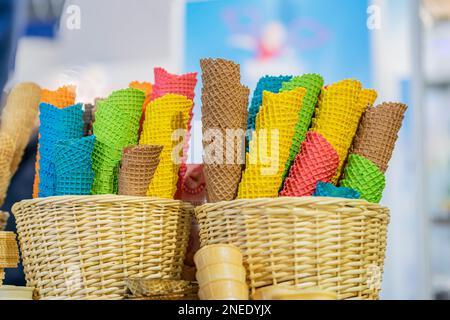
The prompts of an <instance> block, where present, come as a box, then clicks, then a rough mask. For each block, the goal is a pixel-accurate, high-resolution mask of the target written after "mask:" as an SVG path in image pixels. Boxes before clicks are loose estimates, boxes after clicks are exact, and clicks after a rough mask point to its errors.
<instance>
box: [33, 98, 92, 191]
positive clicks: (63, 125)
mask: <svg viewBox="0 0 450 320" xmlns="http://www.w3.org/2000/svg"><path fill="white" fill-rule="evenodd" d="M39 109H40V115H39V119H40V123H41V124H40V128H39V132H40V138H39V145H40V147H39V153H40V155H39V194H38V195H39V197H50V196H54V195H56V172H55V151H56V144H57V142H58V141H60V140H71V139H80V138H82V137H83V135H84V122H83V110H82V105H81V104H76V105H73V106H70V107H66V108H63V109H58V108H57V107H55V106H53V105H49V104H41V105H40V107H39Z"/></svg>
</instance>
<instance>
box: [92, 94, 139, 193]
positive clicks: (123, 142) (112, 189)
mask: <svg viewBox="0 0 450 320" xmlns="http://www.w3.org/2000/svg"><path fill="white" fill-rule="evenodd" d="M144 100H145V93H144V92H143V91H141V90H138V89H134V88H128V89H123V90H119V91H115V92H113V93H112V94H111V95H110V96H109V97H108V98H107V99H104V100H101V101H98V102H97V111H96V114H95V123H94V125H93V128H94V134H95V136H96V137H97V138H96V141H95V146H94V151H93V156H92V159H93V164H92V165H93V169H94V173H95V176H94V181H93V184H92V191H91V192H92V194H115V193H117V191H118V172H119V164H120V160H121V158H122V150H123V149H124V148H126V147H128V146H130V145H136V144H137V142H138V131H139V121H140V120H141V112H142V105H143V103H144Z"/></svg>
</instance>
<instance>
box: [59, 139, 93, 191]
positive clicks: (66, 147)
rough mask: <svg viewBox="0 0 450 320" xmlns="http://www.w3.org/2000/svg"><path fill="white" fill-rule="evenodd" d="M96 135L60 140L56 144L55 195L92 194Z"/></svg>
mask: <svg viewBox="0 0 450 320" xmlns="http://www.w3.org/2000/svg"><path fill="white" fill-rule="evenodd" d="M94 142H95V136H88V137H84V138H80V139H70V140H59V141H58V143H57V144H56V146H55V152H54V166H55V181H56V182H55V195H57V196H64V195H89V194H91V189H92V181H93V179H94V172H93V170H92V151H93V149H94Z"/></svg>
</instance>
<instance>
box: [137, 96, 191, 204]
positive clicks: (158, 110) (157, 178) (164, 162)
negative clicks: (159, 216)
mask: <svg viewBox="0 0 450 320" xmlns="http://www.w3.org/2000/svg"><path fill="white" fill-rule="evenodd" d="M192 104H193V102H192V100H190V99H188V98H187V97H185V96H182V95H177V94H166V95H164V96H163V97H160V98H157V99H155V100H153V101H152V102H151V103H150V105H149V108H147V113H146V116H145V122H144V126H143V130H142V135H141V138H140V144H141V145H143V144H145V145H160V146H163V150H162V152H161V156H160V158H161V160H160V162H159V165H158V167H157V169H156V172H155V174H154V176H153V179H152V180H151V182H150V185H149V188H148V191H147V195H148V196H153V197H160V198H167V199H172V198H173V197H174V195H175V192H176V190H177V182H178V171H179V168H180V164H181V159H182V157H183V146H184V138H185V137H184V136H183V135H182V134H179V135H178V134H177V133H183V134H184V133H185V131H186V130H187V127H188V122H189V119H190V112H191V108H192ZM181 131H183V132H181Z"/></svg>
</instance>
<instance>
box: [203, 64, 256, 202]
mask: <svg viewBox="0 0 450 320" xmlns="http://www.w3.org/2000/svg"><path fill="white" fill-rule="evenodd" d="M200 64H201V68H202V80H203V88H202V104H203V105H202V123H203V147H204V149H205V155H204V158H203V162H204V169H203V170H204V174H205V180H206V186H207V197H208V201H209V202H219V201H230V200H234V199H235V197H236V193H237V190H238V186H239V181H240V179H241V175H242V167H243V163H244V159H243V158H244V153H245V147H244V146H245V131H246V128H247V115H248V111H247V107H248V96H249V94H250V91H249V89H248V88H247V87H245V86H243V85H242V84H241V82H240V81H241V74H240V66H239V65H238V64H235V63H233V62H231V61H228V60H223V59H202V60H201V61H200ZM227 136H228V137H227Z"/></svg>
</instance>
